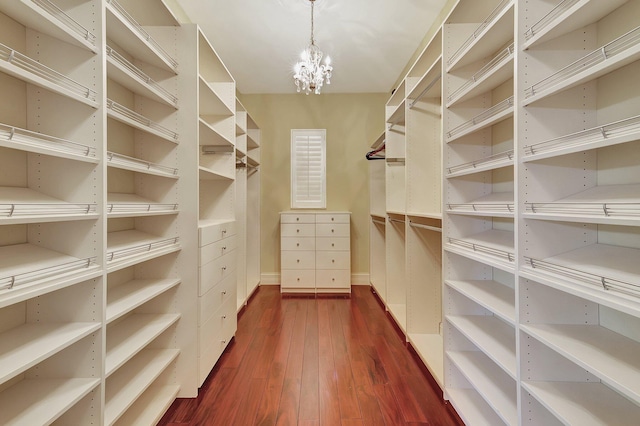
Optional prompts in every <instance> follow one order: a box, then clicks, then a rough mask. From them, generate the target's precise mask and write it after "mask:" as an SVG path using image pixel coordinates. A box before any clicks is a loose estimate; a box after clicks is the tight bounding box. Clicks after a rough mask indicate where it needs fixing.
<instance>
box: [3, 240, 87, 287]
mask: <svg viewBox="0 0 640 426" xmlns="http://www.w3.org/2000/svg"><path fill="white" fill-rule="evenodd" d="M97 272H98V266H97V265H96V258H95V257H89V258H86V259H79V258H77V257H73V256H69V255H66V254H62V253H59V252H57V251H53V250H48V249H45V248H42V247H39V246H36V245H33V244H28V243H25V244H15V245H10V246H4V247H0V292H4V291H8V290H11V289H18V288H21V287H26V286H29V287H31V286H35V285H45V284H55V283H57V282H59V283H60V284H61V285H64V284H67V283H72V282H78V281H77V280H78V279H90V278H91V277H92V276H93V275H95V274H96V273H97Z"/></svg>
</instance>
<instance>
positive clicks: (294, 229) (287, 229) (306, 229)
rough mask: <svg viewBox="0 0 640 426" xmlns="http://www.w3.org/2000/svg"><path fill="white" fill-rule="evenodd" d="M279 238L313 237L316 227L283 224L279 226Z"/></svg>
mask: <svg viewBox="0 0 640 426" xmlns="http://www.w3.org/2000/svg"><path fill="white" fill-rule="evenodd" d="M280 236H281V237H315V236H316V225H314V224H313V223H301V224H296V223H283V224H281V225H280Z"/></svg>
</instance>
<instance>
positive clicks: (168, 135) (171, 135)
mask: <svg viewBox="0 0 640 426" xmlns="http://www.w3.org/2000/svg"><path fill="white" fill-rule="evenodd" d="M107 116H108V117H110V118H113V119H114V120H118V121H119V122H121V123H124V124H126V125H127V126H131V127H133V128H135V129H138V130H142V131H143V132H146V133H149V134H151V135H155V136H158V137H160V138H162V139H164V140H167V141H169V142H173V143H178V134H177V133H176V132H174V131H172V130H169V129H167V128H166V127H164V126H162V125H160V124H158V123H155V122H153V121H151V120H149V119H148V118H147V117H145V116H143V115H141V114H138V113H137V112H135V111H133V110H130V109H129V108H127V107H125V106H122V105H120V104H118V103H117V102H114V101H112V100H111V99H107Z"/></svg>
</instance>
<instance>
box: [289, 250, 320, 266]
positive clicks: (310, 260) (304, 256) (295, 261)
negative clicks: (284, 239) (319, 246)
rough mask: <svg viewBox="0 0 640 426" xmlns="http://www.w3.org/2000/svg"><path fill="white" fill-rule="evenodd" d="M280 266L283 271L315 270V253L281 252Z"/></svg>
mask: <svg viewBox="0 0 640 426" xmlns="http://www.w3.org/2000/svg"><path fill="white" fill-rule="evenodd" d="M281 265H282V268H283V269H315V267H316V257H315V251H302V250H301V251H283V252H282V259H281Z"/></svg>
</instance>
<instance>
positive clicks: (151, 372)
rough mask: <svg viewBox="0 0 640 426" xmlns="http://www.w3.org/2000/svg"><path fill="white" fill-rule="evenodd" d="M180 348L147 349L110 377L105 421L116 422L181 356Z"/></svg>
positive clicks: (106, 397) (106, 396)
mask: <svg viewBox="0 0 640 426" xmlns="http://www.w3.org/2000/svg"><path fill="white" fill-rule="evenodd" d="M179 352H180V351H179V350H177V349H145V350H143V351H141V352H140V353H138V354H137V355H136V356H135V357H133V358H132V359H131V360H130V361H129V362H128V363H126V364H125V365H124V366H122V367H121V368H120V369H118V370H117V371H116V372H115V373H113V374H112V375H111V376H109V378H108V379H107V381H106V383H107V386H106V392H105V422H104V423H105V425H113V424H115V422H116V421H117V420H118V419H119V418H120V417H121V416H123V415H124V414H125V412H126V411H127V410H128V409H129V408H130V407H131V406H132V405H134V403H135V401H136V400H137V399H138V398H140V396H141V395H143V394H144V392H145V391H146V390H147V388H149V387H150V386H152V385H153V384H154V382H155V381H156V379H158V377H159V376H160V375H161V374H162V373H163V372H164V371H165V370H166V369H167V368H168V367H169V365H170V364H171V363H172V362H173V361H174V360H175V359H176V358H177V357H178V355H179Z"/></svg>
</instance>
